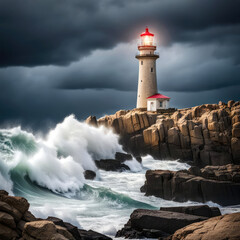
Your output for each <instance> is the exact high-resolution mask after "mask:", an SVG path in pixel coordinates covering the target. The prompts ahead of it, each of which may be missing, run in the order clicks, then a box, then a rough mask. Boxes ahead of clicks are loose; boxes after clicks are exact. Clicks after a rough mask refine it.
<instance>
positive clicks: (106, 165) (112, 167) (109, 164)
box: [95, 159, 130, 171]
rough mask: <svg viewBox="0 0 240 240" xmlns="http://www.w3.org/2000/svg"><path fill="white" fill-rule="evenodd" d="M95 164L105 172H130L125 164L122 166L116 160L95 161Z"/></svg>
mask: <svg viewBox="0 0 240 240" xmlns="http://www.w3.org/2000/svg"><path fill="white" fill-rule="evenodd" d="M95 164H96V166H97V167H98V168H100V169H102V170H105V171H124V170H130V168H129V167H128V166H127V165H126V164H123V163H122V162H121V161H119V160H116V159H101V160H96V161H95Z"/></svg>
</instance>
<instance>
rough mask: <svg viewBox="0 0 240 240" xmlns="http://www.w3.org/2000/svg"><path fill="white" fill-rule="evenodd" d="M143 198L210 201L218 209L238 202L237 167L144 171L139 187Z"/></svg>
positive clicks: (239, 169) (239, 172)
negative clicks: (142, 184)
mask: <svg viewBox="0 0 240 240" xmlns="http://www.w3.org/2000/svg"><path fill="white" fill-rule="evenodd" d="M141 191H142V192H145V193H146V195H147V196H150V195H154V196H156V197H160V198H163V199H167V200H173V201H178V202H185V201H188V200H191V201H196V202H208V201H212V202H215V203H218V204H220V205H222V206H224V205H225V206H227V205H236V204H239V202H240V165H233V164H228V165H225V166H207V167H204V168H202V169H199V168H198V167H191V168H190V169H189V170H181V171H168V170H148V171H147V172H146V181H145V184H144V186H143V187H142V188H141Z"/></svg>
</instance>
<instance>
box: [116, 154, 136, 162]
mask: <svg viewBox="0 0 240 240" xmlns="http://www.w3.org/2000/svg"><path fill="white" fill-rule="evenodd" d="M115 159H116V160H118V161H120V162H124V161H127V160H132V159H133V157H132V155H131V154H128V153H121V152H116V154H115Z"/></svg>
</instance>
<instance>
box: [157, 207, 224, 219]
mask: <svg viewBox="0 0 240 240" xmlns="http://www.w3.org/2000/svg"><path fill="white" fill-rule="evenodd" d="M160 210H162V211H168V212H179V213H186V214H190V215H195V216H202V217H207V218H210V217H216V216H220V215H221V212H220V210H219V208H217V207H209V206H208V205H196V206H181V207H161V208H160Z"/></svg>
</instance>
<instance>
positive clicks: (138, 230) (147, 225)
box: [116, 209, 206, 238]
mask: <svg viewBox="0 0 240 240" xmlns="http://www.w3.org/2000/svg"><path fill="white" fill-rule="evenodd" d="M205 219H206V218H205V217H201V216H194V215H189V214H184V213H178V212H169V211H160V210H147V209H136V210H134V211H133V213H132V214H131V216H130V219H129V221H128V223H127V224H126V225H125V226H124V228H123V229H121V230H120V231H118V232H117V235H116V236H117V237H128V238H136V237H137V238H143V237H150V238H156V237H166V236H168V235H170V234H173V233H174V232H175V231H176V230H177V229H180V228H182V227H184V226H187V225H189V224H191V223H194V222H199V221H203V220H205Z"/></svg>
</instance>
